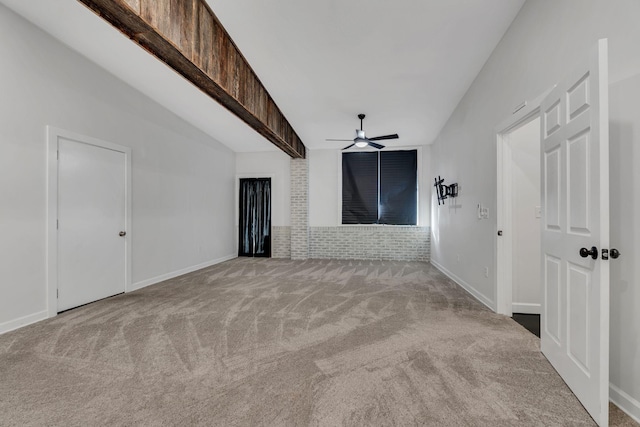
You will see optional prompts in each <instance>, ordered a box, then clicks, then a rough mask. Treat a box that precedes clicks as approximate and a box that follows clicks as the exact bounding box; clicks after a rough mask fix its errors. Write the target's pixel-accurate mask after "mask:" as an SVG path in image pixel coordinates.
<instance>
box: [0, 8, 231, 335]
mask: <svg viewBox="0 0 640 427" xmlns="http://www.w3.org/2000/svg"><path fill="white" fill-rule="evenodd" d="M0 58H2V61H0V94H2V95H1V97H0V147H1V148H2V155H0V236H2V238H0V332H2V331H6V330H9V329H12V328H15V327H18V326H20V325H22V324H25V323H29V322H32V321H36V320H39V319H40V318H42V317H44V316H45V315H46V309H47V307H46V301H45V298H46V293H45V292H46V291H45V289H46V288H45V286H46V283H45V278H46V271H45V257H46V252H45V248H46V229H45V215H46V200H47V194H46V164H47V163H46V160H47V157H46V134H45V126H46V125H52V126H55V127H58V128H61V129H66V130H69V131H73V132H76V133H79V134H82V135H87V136H90V137H94V138H99V139H102V140H105V141H110V142H114V143H117V144H120V145H124V146H128V147H131V148H132V167H133V176H132V182H133V219H132V225H133V229H132V230H131V235H132V253H133V272H132V273H133V278H132V281H133V284H134V286H142V285H145V284H148V283H151V282H153V281H154V278H155V279H157V278H160V277H166V276H167V275H171V274H172V273H175V272H176V271H180V270H185V269H189V268H191V267H194V266H197V265H202V264H206V263H210V262H213V261H215V260H219V259H222V258H226V257H230V256H233V255H234V253H235V245H234V242H235V240H234V239H235V237H234V233H233V224H234V222H233V221H234V218H233V212H234V211H233V203H234V198H233V196H234V195H233V188H234V176H235V159H234V153H233V152H231V151H230V150H229V149H228V148H226V147H224V146H222V145H221V144H219V143H218V142H216V141H214V140H212V139H211V138H209V137H208V136H206V135H205V134H203V133H202V132H200V131H198V130H197V129H195V128H194V127H192V126H190V125H188V124H187V123H185V122H184V121H183V120H181V119H179V118H178V117H177V116H175V115H173V114H172V113H169V112H168V111H167V110H166V109H164V108H162V107H161V106H159V105H158V104H156V103H154V102H152V101H151V100H149V99H148V98H146V97H144V96H143V95H141V94H140V93H139V92H137V91H136V90H135V89H133V88H131V87H129V86H127V85H125V84H124V83H122V82H121V81H119V80H117V79H116V78H115V77H113V76H112V75H110V74H108V73H107V72H105V71H103V70H102V69H100V68H98V67H97V66H96V65H94V64H93V63H90V62H89V61H87V60H86V59H84V58H83V57H81V56H80V55H78V54H76V53H75V52H73V51H71V50H70V49H68V48H67V47H65V46H63V45H62V44H60V43H58V42H57V41H55V40H53V39H51V38H50V37H49V36H48V35H47V34H45V33H43V32H42V31H41V30H39V29H37V28H36V27H34V26H33V25H31V24H30V23H28V22H27V21H25V20H23V19H22V18H21V17H18V16H17V15H15V14H14V13H13V12H11V11H9V10H8V9H7V8H5V7H4V6H3V5H0Z"/></svg>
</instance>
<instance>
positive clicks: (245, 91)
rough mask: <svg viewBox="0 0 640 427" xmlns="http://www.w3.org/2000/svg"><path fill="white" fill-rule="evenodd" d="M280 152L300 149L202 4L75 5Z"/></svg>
mask: <svg viewBox="0 0 640 427" xmlns="http://www.w3.org/2000/svg"><path fill="white" fill-rule="evenodd" d="M78 1H79V2H81V3H83V4H84V5H85V6H87V7H88V8H89V9H91V10H93V11H94V12H95V13H96V14H97V15H99V16H101V17H102V18H103V19H105V20H106V21H107V22H109V23H111V25H113V26H114V27H116V28H117V29H118V30H120V31H121V32H122V33H124V34H125V35H126V36H127V37H129V38H130V39H131V40H133V41H134V42H136V43H138V44H139V45H140V46H142V47H143V48H144V49H146V50H147V51H148V52H149V53H151V54H152V55H154V56H156V57H157V58H158V59H160V60H161V61H163V62H164V63H166V64H167V65H169V66H170V67H171V68H173V69H174V70H175V71H176V72H178V73H179V74H181V75H182V76H184V77H185V78H186V79H187V80H189V81H190V82H192V83H193V84H195V85H196V86H197V87H198V88H200V89H201V90H202V91H203V92H205V93H206V94H208V95H209V96H211V97H212V98H213V99H215V100H216V101H218V102H219V103H220V104H222V105H223V106H224V107H225V108H227V109H228V110H229V111H231V112H232V113H234V114H235V115H236V116H238V117H239V118H240V119H242V120H243V121H244V122H245V123H247V124H248V125H249V126H251V127H252V128H253V129H255V130H256V131H257V132H258V133H260V134H261V135H262V136H264V137H265V138H266V139H268V140H269V141H271V142H272V143H273V144H275V145H276V146H277V147H278V148H280V149H281V150H282V151H284V152H285V153H287V154H288V155H290V156H291V157H294V158H305V155H306V149H305V146H304V144H303V143H302V141H301V140H300V137H299V136H298V135H297V134H296V132H295V131H294V130H293V127H292V126H291V125H290V124H289V122H288V121H287V119H286V117H284V115H283V114H282V112H281V111H280V109H279V108H278V106H277V105H276V103H275V102H274V101H273V99H272V98H271V95H269V92H268V91H267V89H266V88H265V87H264V85H263V84H262V82H260V79H258V76H257V75H256V73H255V72H254V71H253V69H252V68H251V66H250V65H249V63H248V62H247V60H246V59H245V58H244V56H242V53H241V52H240V51H239V50H238V48H237V47H236V45H235V43H234V42H233V40H231V37H230V36H229V34H228V33H227V31H226V30H225V29H224V27H223V26H222V24H220V21H218V18H216V16H215V15H214V14H213V12H212V11H211V9H210V8H209V6H208V5H207V3H206V2H205V1H204V0H78Z"/></svg>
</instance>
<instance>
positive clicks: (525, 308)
mask: <svg viewBox="0 0 640 427" xmlns="http://www.w3.org/2000/svg"><path fill="white" fill-rule="evenodd" d="M511 308H512V311H513V313H522V314H540V304H532V303H528V302H514V303H512V304H511ZM513 313H511V314H513Z"/></svg>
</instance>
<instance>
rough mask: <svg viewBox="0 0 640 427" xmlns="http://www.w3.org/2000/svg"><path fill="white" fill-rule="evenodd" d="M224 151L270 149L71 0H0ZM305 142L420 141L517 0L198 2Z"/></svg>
mask: <svg viewBox="0 0 640 427" xmlns="http://www.w3.org/2000/svg"><path fill="white" fill-rule="evenodd" d="M0 1H1V2H2V3H4V4H5V5H7V6H8V7H10V8H12V9H13V10H15V11H16V12H18V13H19V14H21V15H23V16H25V17H26V18H27V19H28V20H30V21H32V22H33V23H35V24H36V25H37V26H39V27H41V28H43V29H44V30H45V31H47V32H49V33H50V34H52V35H53V36H54V37H56V38H58V39H60V40H61V41H62V42H63V43H65V44H67V45H69V46H71V47H72V48H73V49H75V50H76V51H78V52H80V53H81V54H82V55H84V56H86V57H88V58H89V59H91V60H92V61H94V62H96V63H97V64H99V65H100V66H102V67H103V68H105V69H107V70H108V71H110V72H111V73H113V74H115V75H116V76H118V77H119V78H121V79H122V80H124V81H125V82H127V83H129V84H130V85H132V86H134V87H136V88H138V89H139V90H140V91H142V92H143V93H145V94H146V95H148V96H149V97H151V98H152V99H154V100H156V101H157V102H159V103H160V104H162V105H164V106H165V107H167V108H168V109H170V110H172V111H173V112H174V113H176V114H177V115H179V116H181V117H182V118H184V119H185V120H187V121H188V122H190V123H192V124H193V125H195V126H196V127H198V128H200V129H201V130H203V131H204V132H206V133H208V134H209V135H211V136H212V137H213V138H215V139H217V140H219V141H220V142H222V143H224V144H226V145H228V146H229V147H230V148H232V149H233V150H235V151H264V150H274V149H275V147H274V146H273V145H272V144H271V143H269V142H268V141H266V140H265V139H264V138H263V137H262V136H260V135H259V134H258V133H257V132H255V131H253V130H252V129H251V128H249V127H248V126H246V125H245V124H244V123H243V122H242V121H240V120H239V119H237V118H236V117H235V116H233V115H232V114H231V113H229V112H227V111H226V110H225V109H224V108H222V107H221V106H220V105H219V104H217V103H216V102H215V101H213V100H211V99H210V98H209V97H208V96H206V95H204V94H203V93H202V92H200V91H199V90H197V89H196V88H195V87H194V86H192V85H191V84H190V83H188V82H186V81H185V80H184V79H183V78H182V77H181V76H179V75H178V74H176V73H175V72H173V71H171V70H170V69H169V68H168V67H167V66H165V65H164V64H162V63H161V62H160V61H158V60H156V59H155V58H153V57H151V56H150V55H149V54H148V53H147V52H145V51H144V50H143V49H141V48H140V47H138V46H137V45H136V44H134V43H133V42H131V41H129V40H128V39H127V38H126V37H124V36H123V35H121V34H120V33H119V32H118V31H117V30H115V29H114V28H112V27H111V26H110V25H109V24H107V23H106V22H104V21H103V20H102V19H101V18H98V17H97V16H96V15H94V14H93V13H92V12H90V11H89V10H88V9H86V8H85V7H84V6H83V5H81V4H80V3H78V2H77V1H76V0H28V1H25V0H0ZM207 1H208V3H209V5H210V6H211V9H212V10H213V11H214V13H216V15H217V16H218V18H219V19H220V21H221V22H222V24H223V25H224V26H225V28H226V29H227V31H228V32H229V34H230V35H231V37H232V38H233V39H234V41H235V42H236V45H237V46H238V47H239V48H240V50H241V51H242V52H243V54H244V56H245V57H246V58H247V60H248V61H249V63H250V64H251V66H252V67H253V68H254V70H255V71H256V73H257V74H258V76H259V77H260V79H261V80H262V82H263V84H264V85H265V87H266V88H267V90H268V91H269V92H270V93H271V96H272V97H273V98H274V100H275V101H276V103H277V104H278V106H279V107H280V109H281V110H282V111H283V113H284V114H285V116H286V117H287V119H288V120H289V122H290V123H291V124H292V126H293V127H294V129H295V130H296V132H297V133H298V135H299V136H300V137H301V139H302V141H303V142H304V143H305V145H306V146H307V147H308V148H311V149H319V148H341V147H343V146H344V145H346V144H345V143H341V142H326V141H325V139H326V138H345V139H348V138H353V137H354V135H353V134H354V129H355V128H356V127H358V126H359V122H358V119H357V117H356V115H357V114H358V113H366V114H367V118H366V119H365V123H364V128H365V130H366V131H367V136H369V137H372V136H377V135H380V134H388V133H398V134H399V135H400V139H399V140H397V141H385V142H384V143H385V144H386V145H388V146H407V145H422V144H430V143H432V142H433V140H434V138H435V137H436V136H437V134H438V132H439V131H440V129H441V128H442V126H444V124H445V122H446V120H447V119H448V118H449V116H450V115H451V113H452V112H453V109H454V108H455V106H456V105H457V104H458V102H459V101H460V99H461V98H462V96H463V95H464V93H465V92H466V90H467V89H468V87H469V86H470V85H471V83H472V81H473V79H474V78H475V76H476V75H477V74H478V72H479V71H480V69H481V68H482V66H483V65H484V63H485V61H486V60H487V58H488V57H489V55H490V54H491V52H492V51H493V49H494V48H495V46H496V45H497V43H498V42H499V40H500V38H501V37H502V35H503V34H504V32H505V31H506V30H507V28H508V27H509V25H510V24H511V22H512V21H513V19H514V18H515V16H516V14H517V13H518V11H519V10H520V8H521V7H522V4H523V3H524V0H394V1H388V0H322V1H300V0H207Z"/></svg>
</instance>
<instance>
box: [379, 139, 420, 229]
mask: <svg viewBox="0 0 640 427" xmlns="http://www.w3.org/2000/svg"><path fill="white" fill-rule="evenodd" d="M417 170H418V156H417V151H416V150H411V151H381V152H380V215H379V219H378V223H379V224H395V225H416V223H417V221H416V219H417V218H416V216H417V206H418V182H417V176H416V175H417V174H416V171H417Z"/></svg>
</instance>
